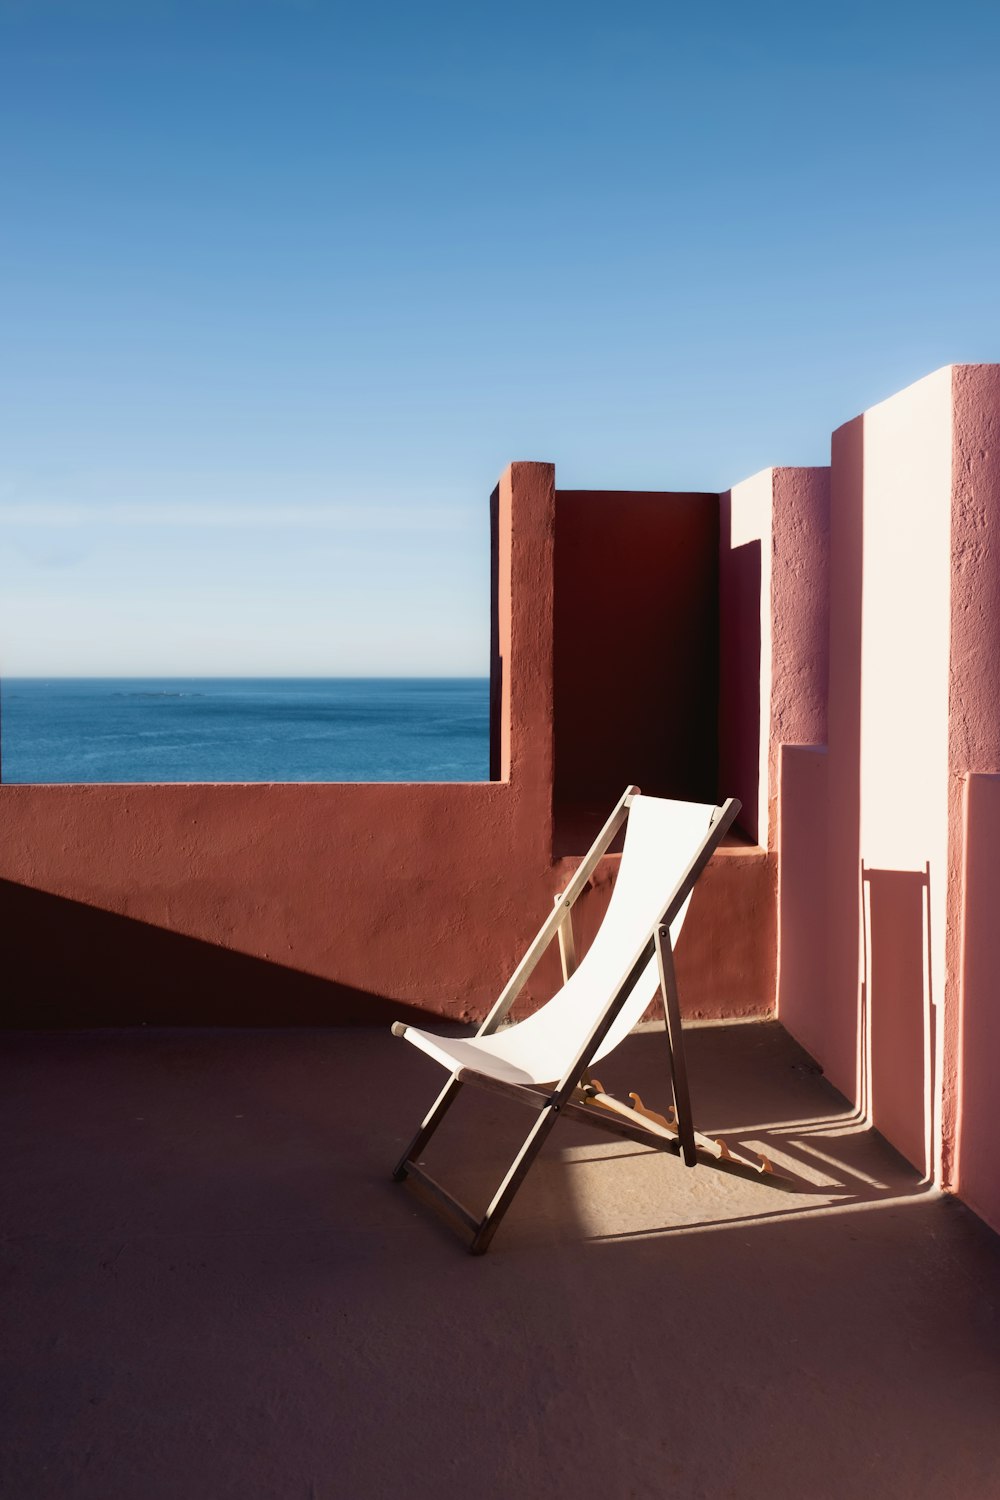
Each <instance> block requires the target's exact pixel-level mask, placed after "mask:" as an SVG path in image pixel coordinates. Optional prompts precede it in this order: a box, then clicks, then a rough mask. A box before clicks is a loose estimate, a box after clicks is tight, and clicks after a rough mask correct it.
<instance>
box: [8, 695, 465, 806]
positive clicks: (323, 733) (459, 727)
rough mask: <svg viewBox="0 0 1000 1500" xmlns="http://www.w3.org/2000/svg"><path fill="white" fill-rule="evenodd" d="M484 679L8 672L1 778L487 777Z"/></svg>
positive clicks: (355, 778)
mask: <svg viewBox="0 0 1000 1500" xmlns="http://www.w3.org/2000/svg"><path fill="white" fill-rule="evenodd" d="M489 717H490V715H489V682H488V680H487V679H486V678H443V677H440V678H430V677H428V678H382V677H379V678H346V677H342V678H298V677H284V678H240V677H228V678H199V677H187V678H61V679H60V678H51V679H48V680H42V679H39V678H24V677H22V678H7V679H6V680H4V681H2V682H0V776H2V780H3V781H5V782H21V783H25V782H72V781H85V782H127V781H486V780H488V779H489V738H490V732H489Z"/></svg>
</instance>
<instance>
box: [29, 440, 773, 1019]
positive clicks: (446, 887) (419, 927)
mask: <svg viewBox="0 0 1000 1500" xmlns="http://www.w3.org/2000/svg"><path fill="white" fill-rule="evenodd" d="M554 482H555V473H554V469H553V467H552V465H551V464H535V463H518V464H513V465H511V467H510V468H509V469H508V470H507V471H506V473H505V474H504V475H503V477H502V479H501V481H500V484H499V485H498V487H497V491H496V494H495V496H494V498H493V509H494V514H495V517H496V522H495V533H494V544H495V567H494V609H495V617H496V618H495V630H494V639H493V647H494V655H495V661H494V668H495V676H496V686H497V690H498V705H499V725H500V741H501V743H500V745H499V746H498V747H497V749H498V750H499V751H500V752H502V753H501V754H500V757H499V758H500V763H501V771H502V774H503V776H504V777H505V779H504V780H502V781H500V782H496V783H489V784H479V785H475V784H471V785H470V784H465V785H451V786H447V785H389V784H386V785H351V784H342V785H336V784H331V785H325V786H324V785H285V786H266V785H248V786H52V787H46V786H3V787H0V914H2V916H3V918H4V924H5V931H6V933H7V934H8V936H7V939H6V952H5V958H6V969H5V977H6V984H5V992H4V1001H3V1019H4V1021H5V1023H6V1024H8V1025H11V1024H13V1025H23V1024H35V1025H49V1024H61V1025H66V1024H69V1025H74V1024H78V1025H79V1024H90V1025H101V1024H127V1023H129V1022H132V1023H136V1024H138V1023H147V1024H151V1023H180V1022H184V1023H195V1022H198V1021H204V1022H207V1023H225V1024H233V1023H235V1024H241V1023H243V1024H245V1023H255V1024H260V1023H274V1024H279V1025H280V1024H282V1023H302V1022H306V1023H339V1022H369V1023H370V1022H372V1021H375V1020H380V1019H383V1018H385V1017H388V1016H390V1015H394V1016H401V1017H403V1018H404V1019H409V1020H415V1019H418V1018H419V1017H420V1016H421V1015H426V1014H430V1015H434V1016H441V1017H445V1018H447V1019H451V1020H455V1021H461V1020H468V1019H470V1018H480V1017H482V1016H483V1015H484V1014H485V1013H486V1011H487V1010H488V1009H489V1007H490V1005H491V1004H492V1003H493V1000H494V999H495V998H496V995H497V993H498V992H499V990H500V988H501V987H502V985H503V983H504V982H505V980H506V978H507V977H508V975H509V974H510V972H511V970H512V968H513V967H514V965H515V964H516V962H517V961H518V959H519V958H520V956H521V954H522V953H523V951H524V949H525V947H526V946H527V944H528V943H529V942H530V940H531V938H532V937H533V936H534V934H535V932H536V931H537V930H538V928H539V927H540V926H541V924H542V922H543V921H544V919H545V917H546V916H547V915H548V913H549V911H550V910H551V902H552V897H553V895H554V893H555V891H556V889H557V888H561V884H564V883H565V878H566V876H565V873H564V872H563V870H562V869H561V868H557V867H556V866H555V865H554V863H553V857H552V786H553V734H554V721H553V688H552V684H553V671H554V666H553V652H554V644H553V631H554V588H555V580H554V546H555V503H556V502H555V488H554ZM704 527H705V522H704V518H700V519H697V525H696V536H701V535H702V533H703V531H704ZM704 550H705V548H704V546H702V552H704ZM579 602H580V607H581V608H587V607H590V603H591V601H589V600H581V601H579ZM643 701H644V700H643V699H641V698H640V699H639V701H638V702H637V704H636V705H634V708H635V709H637V710H638V711H641V710H642V707H643ZM645 702H646V703H650V704H652V705H653V706H654V708H655V710H656V713H657V714H659V712H660V707H661V705H660V700H659V698H658V697H657V694H656V693H655V692H654V691H652V689H649V688H648V687H647V692H646V695H645ZM636 779H637V778H636V777H634V776H632V775H630V774H627V773H624V774H623V777H622V785H621V786H620V787H617V788H616V790H615V793H614V798H613V799H608V800H609V803H610V801H611V800H617V797H618V795H620V792H621V791H622V790H623V788H624V785H625V784H626V783H628V782H630V781H634V780H636ZM609 810H610V808H609V806H606V807H605V808H604V809H603V812H604V814H605V815H606V813H607V811H609ZM588 844H589V839H588V840H587V841H586V842H585V843H583V844H582V845H581V847H580V849H579V851H577V852H579V853H581V854H582V853H583V852H585V849H586V847H587V845H588ZM613 868H614V865H613V863H612V864H611V865H610V866H609V870H610V869H613ZM771 884H772V885H773V881H772V882H771ZM706 891H715V892H716V893H717V896H718V899H719V900H720V901H722V903H723V907H722V908H721V909H720V910H716V909H715V908H714V906H713V903H712V900H711V899H709V898H706V896H705V895H700V896H699V901H698V903H697V909H696V910H695V911H694V912H693V914H692V916H691V918H690V920H689V922H688V932H687V933H686V936H685V942H686V950H687V953H688V955H689V957H688V959H687V960H685V967H686V973H687V978H688V990H689V994H688V995H685V997H684V1004H685V1006H686V1007H687V1009H688V1010H689V1012H693V1013H706V1014H719V1013H720V1012H722V1013H724V1012H725V1010H726V1008H727V1007H728V1006H730V1005H732V1006H733V1007H735V1009H734V1011H733V1013H734V1014H744V1013H760V1012H762V1011H765V1010H767V1009H768V1008H769V1007H770V1005H771V1003H772V999H773V967H774V956H773V937H772V934H773V899H772V898H771V897H770V896H769V894H768V891H769V887H768V884H767V881H766V880H765V881H764V882H763V884H762V875H761V871H760V869H759V868H758V864H757V861H756V859H755V856H754V854H753V851H749V852H748V854H747V857H746V859H745V860H744V861H743V862H742V863H741V862H740V861H739V860H736V862H735V863H734V862H733V860H732V859H731V858H730V859H729V860H728V862H727V863H726V864H725V870H724V873H720V874H719V875H716V874H715V873H714V870H713V872H712V873H711V874H710V876H709V878H708V880H707V883H706ZM591 899H592V898H591V897H590V896H588V897H586V898H585V900H584V905H583V908H581V922H582V923H583V924H584V925H586V922H587V917H586V913H585V908H586V904H587V902H588V901H590V900H591ZM600 900H601V897H599V896H595V897H594V898H593V901H594V902H595V903H597V904H598V905H599V904H600ZM557 972H558V971H557V966H556V962H555V958H554V956H553V957H551V958H550V959H549V960H548V961H547V962H546V963H545V964H544V965H543V966H541V968H540V970H539V972H538V975H537V978H536V980H534V981H533V984H532V988H531V990H530V991H529V992H528V993H527V994H526V996H525V1004H526V1005H530V1004H532V1003H533V1002H537V1001H538V1000H539V999H541V998H543V997H544V996H545V994H546V993H547V992H548V991H550V990H551V989H552V988H553V987H554V985H555V983H556V982H557Z"/></svg>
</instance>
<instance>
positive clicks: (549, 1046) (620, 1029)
mask: <svg viewBox="0 0 1000 1500" xmlns="http://www.w3.org/2000/svg"><path fill="white" fill-rule="evenodd" d="M717 813H718V808H717V807H715V806H714V805H712V804H703V803H700V802H668V801H665V800H664V799H662V798H659V797H643V796H636V797H634V798H633V800H632V802H631V803H630V805H629V815H628V824H627V827H626V831H625V847H624V849H623V850H622V858H621V866H620V868H619V871H618V875H617V878H616V880H615V885H614V890H613V891H612V895H611V902H610V905H609V906H608V910H607V913H606V914H605V917H604V921H603V922H602V923H601V927H600V930H599V932H598V933H597V936H596V937H595V939H594V941H593V943H592V944H591V946H590V948H589V950H588V952H587V954H586V957H585V958H584V959H583V960H582V962H581V963H580V966H579V968H578V969H576V971H575V972H574V973H573V974H571V975H570V976H569V978H568V979H567V980H566V982H565V984H564V985H563V987H562V989H561V990H560V991H559V992H558V994H556V995H554V996H553V997H552V999H551V1000H550V1001H549V1002H548V1003H547V1004H546V1005H544V1006H543V1007H542V1008H541V1010H538V1011H536V1012H535V1014H534V1015H532V1016H528V1017H527V1019H526V1020H524V1021H519V1022H518V1023H517V1024H516V1025H514V1026H510V1027H507V1028H506V1029H504V1030H503V1031H497V1032H494V1033H492V1035H488V1036H478V1037H470V1038H468V1039H465V1038H459V1037H442V1036H438V1035H436V1034H435V1033H434V1032H430V1031H422V1030H420V1029H418V1028H417V1027H415V1026H407V1027H406V1029H405V1033H404V1035H405V1036H406V1040H407V1041H408V1042H412V1043H413V1044H414V1046H416V1047H419V1048H420V1049H421V1051H422V1052H426V1053H427V1054H428V1055H429V1056H430V1057H433V1058H434V1059H435V1061H436V1062H439V1063H442V1064H443V1065H444V1066H445V1067H446V1068H474V1069H476V1070H478V1071H479V1072H481V1073H484V1074H486V1075H487V1076H488V1077H491V1078H498V1079H502V1080H504V1081H505V1082H508V1083H520V1084H528V1085H538V1084H545V1083H556V1082H557V1081H558V1080H559V1079H560V1078H561V1077H562V1075H563V1073H564V1072H565V1070H566V1066H567V1064H568V1063H569V1062H571V1061H572V1059H573V1057H574V1056H575V1055H576V1053H577V1051H578V1050H579V1048H580V1047H581V1046H582V1045H583V1043H584V1042H585V1040H586V1038H587V1036H588V1034H589V1033H590V1031H591V1029H592V1028H593V1026H594V1024H595V1023H596V1021H597V1020H598V1018H599V1017H600V1015H601V1013H602V1011H603V1010H604V1008H605V1006H606V1005H607V1003H608V1000H609V998H610V996H611V995H612V994H613V993H614V990H615V987H616V986H617V985H618V984H620V982H621V979H622V976H623V974H626V973H627V972H628V969H629V967H630V965H631V963H632V961H633V960H634V959H635V957H636V954H637V953H638V951H639V949H640V948H641V947H642V945H643V944H644V943H646V942H647V941H648V940H649V938H650V936H651V934H652V931H653V928H654V927H655V925H656V923H657V921H658V919H659V917H660V915H661V913H662V912H663V911H664V910H665V909H666V907H667V905H668V903H669V901H670V897H671V895H672V894H673V891H674V887H675V886H676V885H677V884H678V883H679V882H680V881H681V880H682V878H683V876H684V873H685V870H686V868H687V865H688V863H689V861H690V859H691V854H692V851H693V850H696V849H698V848H699V846H700V845H701V843H702V841H703V840H704V839H705V838H706V837H707V836H708V834H709V831H710V829H711V826H712V820H713V817H714V816H715V815H716V814H717ZM690 899H691V897H690V894H689V895H688V897H687V899H686V900H685V902H684V904H683V906H682V907H681V909H680V911H679V912H678V914H677V916H676V917H675V918H674V920H673V921H672V922H671V924H670V941H671V943H672V944H675V943H676V942H677V938H678V936H679V934H680V930H681V926H682V924H683V922H684V918H685V916H686V915H687V909H688V905H689V903H690ZM659 985H660V975H659V969H658V967H657V962H656V955H655V953H654V954H653V955H652V956H651V958H650V959H649V962H648V963H647V964H646V966H645V968H644V969H643V971H642V974H641V975H640V977H639V979H638V981H637V982H636V984H635V987H634V988H633V990H632V993H631V994H630V996H629V997H628V1000H627V1002H626V1003H625V1004H624V1005H623V1006H622V1008H621V1010H620V1011H619V1013H618V1015H617V1017H616V1019H615V1022H614V1024H613V1026H612V1027H611V1029H610V1031H609V1032H608V1034H607V1036H606V1037H605V1038H604V1040H603V1042H601V1044H600V1046H599V1047H597V1049H596V1050H595V1052H594V1054H593V1056H592V1057H591V1059H590V1061H591V1063H595V1062H598V1061H599V1060H600V1059H601V1058H602V1057H605V1056H606V1055H607V1054H608V1053H609V1052H611V1051H612V1050H613V1049H614V1048H615V1047H617V1045H618V1043H619V1042H620V1041H621V1039H622V1037H624V1036H627V1035H628V1033H629V1032H630V1031H631V1030H632V1028H633V1026H635V1025H636V1024H637V1022H638V1021H640V1020H641V1018H642V1016H643V1013H644V1012H645V1011H646V1010H647V1009H648V1008H649V1006H650V1004H651V1003H652V1002H653V1000H654V999H655V998H656V992H657V990H658V989H659Z"/></svg>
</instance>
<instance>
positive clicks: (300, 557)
mask: <svg viewBox="0 0 1000 1500" xmlns="http://www.w3.org/2000/svg"><path fill="white" fill-rule="evenodd" d="M998 96H1000V7H997V6H996V5H993V4H990V5H987V4H969V3H966V0H958V3H956V4H952V5H950V6H947V7H946V6H942V5H940V4H939V3H938V4H934V5H927V4H923V3H919V0H918V3H911V4H907V5H905V6H904V5H901V4H900V5H895V4H893V5H877V4H875V5H872V4H870V3H869V4H866V5H856V4H846V5H844V4H841V5H838V6H835V7H823V8H820V7H809V6H803V5H801V4H796V5H790V4H770V5H769V4H761V5H756V6H748V5H747V4H745V3H742V4H716V5H713V6H710V7H709V6H704V7H700V8H698V9H697V10H695V8H693V7H689V6H685V7H681V6H675V5H670V4H665V3H662V0H661V3H658V4H646V3H635V0H623V3H618V4H615V5H609V4H607V3H603V4H600V5H592V4H588V3H584V0H576V3H573V4H562V3H558V4H556V3H549V4H546V3H544V0H536V3H534V4H522V3H519V0H514V3H505V4H504V5H485V4H484V5H477V4H475V3H470V0H466V3H464V4H443V3H435V0H429V3H422V4H413V3H391V4H390V3H383V4H381V5H378V4H371V5H368V6H364V7H351V8H347V7H345V6H341V5H339V4H336V3H333V0H326V3H318V0H317V3H312V4H311V3H308V0H270V3H264V0H231V3H221V0H187V3H180V0H177V3H170V0H148V3H144V0H128V3H110V0H106V3H96V0H93V3H91V0H77V3H75V4H72V5H71V4H69V3H61V4H46V3H37V4H35V3H30V0H21V3H10V0H0V194H2V196H0V330H2V333H0V342H2V349H3V358H2V361H0V546H2V555H3V558H4V566H3V574H2V577H3V582H2V586H0V668H2V670H3V671H5V672H7V673H10V674H20V673H24V674H41V675H49V674H67V675H70V674H75V673H85V674H86V673H95V674H103V673H117V672H121V673H137V674H140V673H150V674H151V673H167V674H169V673H189V672H204V673H230V672H231V673H250V674H254V673H260V674H261V675H267V674H274V673H284V672H287V673H305V674H326V673H329V674H341V673H342V674H356V673H360V674H368V673H373V674H375V673H396V672H398V673H425V672H426V673H437V672H440V673H460V674H464V673H480V672H484V671H485V670H486V668H487V646H488V623H489V622H488V562H487V553H488V526H487V504H486V501H487V497H488V495H489V491H490V489H491V488H492V486H493V484H494V482H495V479H496V477H497V475H498V473H499V472H500V470H501V469H502V468H503V466H504V465H505V464H506V463H507V462H508V461H509V460H510V459H513V458H537V459H546V460H552V461H554V462H555V463H556V465H557V475H558V479H559V482H560V483H561V484H562V485H564V486H567V487H595V488H601V487H608V488H610V487H621V488H643V489H670V488H675V489H683V488H688V487H691V488H704V489H717V488H723V487H726V486H728V485H730V484H731V483H733V482H735V481H736V480H739V479H741V478H744V477H746V476H748V475H749V474H751V473H754V472H755V471H756V470H758V469H760V468H762V467H764V466H766V465H768V464H771V463H822V462H825V461H826V459H827V456H828V452H829V433H830V431H831V429H832V428H833V427H835V426H837V425H839V423H841V422H842V421H845V420H846V419H848V418H849V417H851V416H853V415H855V414H856V413H857V412H858V411H860V410H862V409H864V408H865V407H866V406H869V405H871V404H872V403H873V402H875V401H877V400H880V399H881V398H883V397H885V396H887V395H889V394H891V392H892V391H894V390H897V389H899V388H900V387H902V386H904V385H906V384H908V383H909V382H910V381H912V380H914V379H917V378H919V377H920V376H921V375H923V374H926V373H927V372H928V371H930V370H932V369H934V368H936V367H937V366H939V365H941V364H946V363H948V362H951V361H979V360H998V359H1000V232H998V231H1000V207H998V170H1000V168H998V161H1000V151H998V144H1000V124H998V115H997V107H996V100H997V98H998Z"/></svg>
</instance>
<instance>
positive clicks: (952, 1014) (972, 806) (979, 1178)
mask: <svg viewBox="0 0 1000 1500" xmlns="http://www.w3.org/2000/svg"><path fill="white" fill-rule="evenodd" d="M953 395H954V420H953V443H954V448H953V470H954V503H953V511H952V535H951V556H952V576H953V579H954V584H953V591H952V608H951V697H950V712H949V731H950V735H949V761H950V767H949V769H950V781H949V813H950V828H951V839H950V844H949V873H950V885H949V907H948V946H947V955H946V956H947V965H948V990H947V1002H948V1003H947V1009H946V1013H945V1025H944V1036H943V1073H944V1089H943V1100H942V1116H943V1126H942V1128H943V1135H944V1176H945V1180H946V1181H949V1182H951V1183H953V1184H954V1185H955V1186H956V1188H957V1191H958V1192H959V1194H960V1195H961V1196H962V1197H963V1198H964V1199H965V1200H966V1202H968V1203H970V1204H971V1205H972V1206H973V1208H975V1209H976V1210H977V1211H978V1212H979V1213H981V1214H982V1215H983V1216H984V1217H985V1218H986V1219H987V1221H988V1222H989V1223H990V1224H992V1225H993V1227H994V1228H995V1229H997V1230H998V1231H1000V1132H998V1131H997V1128H996V1104H995V1099H996V1092H997V1085H996V1080H997V1078H998V1077H1000V959H998V954H997V946H996V934H997V927H998V924H997V910H998V898H1000V861H998V853H997V851H998V848H1000V845H998V842H997V837H996V834H997V828H998V821H997V805H998V804H997V797H998V784H997V780H996V778H997V776H998V775H1000V367H998V366H996V365H969V366H957V367H956V368H955V370H954V372H953Z"/></svg>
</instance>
